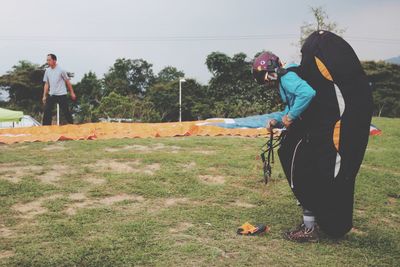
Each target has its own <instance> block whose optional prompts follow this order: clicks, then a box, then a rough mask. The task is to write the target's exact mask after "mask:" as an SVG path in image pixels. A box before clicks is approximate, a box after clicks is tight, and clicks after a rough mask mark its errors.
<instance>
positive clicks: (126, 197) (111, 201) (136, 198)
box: [98, 194, 144, 205]
mask: <svg viewBox="0 0 400 267" xmlns="http://www.w3.org/2000/svg"><path fill="white" fill-rule="evenodd" d="M125 200H130V201H137V202H143V201H144V197H142V196H135V195H127V194H120V195H115V196H111V197H106V198H103V199H99V200H98V203H99V204H101V205H113V204H114V203H117V202H121V201H125Z"/></svg>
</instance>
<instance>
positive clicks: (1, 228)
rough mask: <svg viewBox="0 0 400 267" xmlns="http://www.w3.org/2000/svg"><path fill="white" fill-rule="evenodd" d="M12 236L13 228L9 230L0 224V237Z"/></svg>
mask: <svg viewBox="0 0 400 267" xmlns="http://www.w3.org/2000/svg"><path fill="white" fill-rule="evenodd" d="M13 236H15V234H14V231H13V230H11V229H9V228H7V227H5V226H3V225H0V237H1V238H6V237H13Z"/></svg>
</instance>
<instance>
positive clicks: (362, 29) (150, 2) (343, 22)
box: [0, 0, 400, 83]
mask: <svg viewBox="0 0 400 267" xmlns="http://www.w3.org/2000/svg"><path fill="white" fill-rule="evenodd" d="M0 3H1V5H0V75H1V74H4V73H5V72H6V71H7V70H9V69H10V68H11V67H12V66H13V65H15V64H16V63H17V62H18V61H19V60H23V59H24V60H29V61H31V62H34V63H39V64H42V63H44V62H45V58H46V54H47V53H49V52H52V53H55V54H57V56H58V57H59V64H60V65H61V66H62V67H63V68H64V69H66V70H67V71H70V72H75V74H76V77H75V78H74V80H73V82H77V81H79V79H80V78H81V77H82V76H83V74H84V73H85V72H88V71H90V70H91V71H94V72H96V73H97V75H98V76H99V77H102V76H103V74H104V73H105V72H106V71H107V70H108V69H109V67H110V66H111V65H112V64H113V63H114V61H115V59H117V58H120V57H125V58H132V59H133V58H143V59H145V60H147V61H149V62H150V63H152V64H153V65H154V70H155V72H157V71H159V70H160V69H161V68H162V67H164V66H166V65H172V66H175V67H177V68H178V69H181V70H183V71H184V72H185V73H186V75H187V76H188V77H192V78H196V79H198V80H199V81H201V82H202V83H206V82H207V81H208V79H209V78H210V74H209V72H208V70H207V68H206V66H205V59H206V56H207V55H208V54H209V53H211V52H213V51H220V52H224V53H227V54H228V55H233V54H234V53H237V52H245V53H246V54H247V55H248V56H249V57H253V55H254V54H255V53H256V52H257V51H260V50H263V49H267V50H271V51H274V52H275V53H276V54H278V55H279V56H280V57H281V58H283V59H284V60H286V61H291V60H293V59H296V55H298V53H299V52H298V47H296V46H294V45H293V44H294V43H296V42H297V41H298V39H299V31H300V30H299V28H300V26H301V25H302V24H303V22H305V21H312V15H311V13H310V11H309V9H310V6H319V5H322V6H323V7H324V8H325V9H326V11H327V12H328V14H329V15H330V19H331V20H333V21H336V22H337V23H338V24H339V26H340V27H343V28H346V29H347V31H346V33H345V35H344V37H345V38H346V39H347V40H348V41H349V43H350V44H351V45H352V46H353V48H354V49H355V51H356V53H357V54H358V56H359V58H360V59H361V60H379V59H387V58H390V57H394V56H398V55H400V23H399V22H400V19H399V14H400V1H398V0H397V1H395V0H392V1H390V0H381V1H372V0H336V1H323V0H320V1H317V0H315V1H313V0H304V1H302V0H286V1H266V0H198V1H192V0H146V1H145V0H141V1H139V0H68V1H59V0H34V1H33V0H0ZM255 35H258V36H260V35H262V36H264V37H265V38H264V39H261V38H255V37H254V36H255Z"/></svg>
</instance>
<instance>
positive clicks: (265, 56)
mask: <svg viewBox="0 0 400 267" xmlns="http://www.w3.org/2000/svg"><path fill="white" fill-rule="evenodd" d="M278 68H280V63H279V57H278V56H276V55H275V54H273V53H272V52H263V53H261V55H259V56H258V57H257V58H256V59H255V60H254V62H253V77H254V79H255V80H256V81H257V82H258V83H259V84H265V75H266V74H267V73H276V71H277V70H278Z"/></svg>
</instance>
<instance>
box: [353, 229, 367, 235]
mask: <svg viewBox="0 0 400 267" xmlns="http://www.w3.org/2000/svg"><path fill="white" fill-rule="evenodd" d="M351 233H354V234H356V235H359V236H365V235H367V233H366V232H364V231H361V230H360V229H358V228H355V227H353V228H351Z"/></svg>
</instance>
